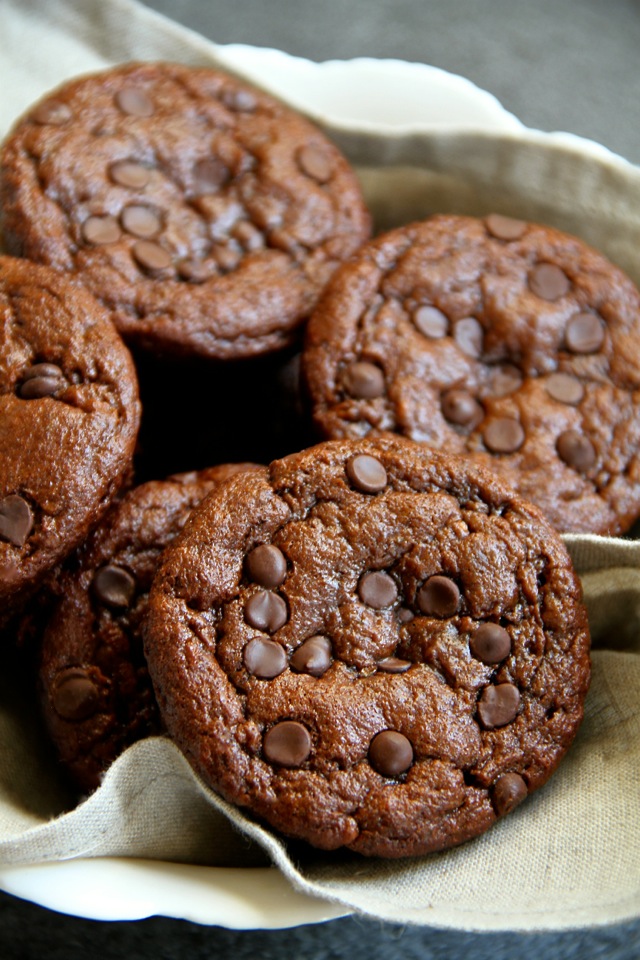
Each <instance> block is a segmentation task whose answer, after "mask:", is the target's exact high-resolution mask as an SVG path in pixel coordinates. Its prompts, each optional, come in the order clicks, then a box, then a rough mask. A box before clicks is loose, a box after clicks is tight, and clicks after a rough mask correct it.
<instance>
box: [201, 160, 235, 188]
mask: <svg viewBox="0 0 640 960" xmlns="http://www.w3.org/2000/svg"><path fill="white" fill-rule="evenodd" d="M230 176H231V172H230V170H229V168H228V167H227V165H226V164H225V163H223V162H222V160H219V159H218V158H217V157H205V158H204V159H202V160H196V162H195V163H194V165H193V170H192V177H193V192H194V194H196V195H200V194H207V193H216V192H217V191H218V190H219V189H220V187H223V186H224V184H225V183H226V182H227V181H228V180H229V178H230Z"/></svg>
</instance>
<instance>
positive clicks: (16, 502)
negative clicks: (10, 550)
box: [0, 493, 33, 547]
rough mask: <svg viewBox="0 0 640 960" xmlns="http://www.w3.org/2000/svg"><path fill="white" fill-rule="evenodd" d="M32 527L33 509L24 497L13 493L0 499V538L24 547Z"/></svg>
mask: <svg viewBox="0 0 640 960" xmlns="http://www.w3.org/2000/svg"><path fill="white" fill-rule="evenodd" d="M32 529H33V511H32V510H31V507H30V506H29V504H28V503H27V501H26V500H25V499H24V497H19V496H18V495H17V494H15V493H11V494H9V496H8V497H5V498H4V499H3V500H0V540H7V541H8V542H9V543H12V544H13V545H14V547H24V545H25V543H26V542H27V538H28V536H29V534H30V533H31V530H32Z"/></svg>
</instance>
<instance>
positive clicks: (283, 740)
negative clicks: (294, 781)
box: [262, 720, 311, 767]
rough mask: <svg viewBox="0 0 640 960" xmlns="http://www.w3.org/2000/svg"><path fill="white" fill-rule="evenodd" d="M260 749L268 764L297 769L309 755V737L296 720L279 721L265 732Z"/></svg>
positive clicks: (307, 732) (304, 728)
mask: <svg viewBox="0 0 640 960" xmlns="http://www.w3.org/2000/svg"><path fill="white" fill-rule="evenodd" d="M262 749H263V752H264V755H265V757H266V759H267V760H268V761H269V763H278V764H280V765H281V766H283V767H299V766H301V764H303V763H304V762H305V760H306V759H307V758H308V756H309V754H310V753H311V737H310V735H309V731H308V730H307V728H306V727H305V726H303V724H301V723H298V722H297V721H296V720H281V721H280V723H276V724H275V726H273V727H271V729H270V730H267V732H266V734H265V735H264V739H263V741H262Z"/></svg>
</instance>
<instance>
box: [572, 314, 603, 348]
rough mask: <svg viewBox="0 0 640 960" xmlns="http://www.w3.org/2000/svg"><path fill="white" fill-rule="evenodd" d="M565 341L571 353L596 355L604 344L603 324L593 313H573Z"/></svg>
mask: <svg viewBox="0 0 640 960" xmlns="http://www.w3.org/2000/svg"><path fill="white" fill-rule="evenodd" d="M565 340H566V344H567V347H568V348H569V350H571V352H572V353H596V351H598V350H599V349H600V347H601V346H602V344H603V343H604V323H603V322H602V319H601V318H600V317H599V316H598V315H597V314H595V313H574V315H573V316H572V317H569V320H568V322H567V331H566V334H565Z"/></svg>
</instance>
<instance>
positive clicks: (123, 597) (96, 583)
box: [93, 563, 136, 608]
mask: <svg viewBox="0 0 640 960" xmlns="http://www.w3.org/2000/svg"><path fill="white" fill-rule="evenodd" d="M93 591H94V593H95V595H96V597H97V599H98V600H99V601H100V603H104V604H106V605H107V606H109V607H118V608H125V607H128V606H129V605H130V603H131V601H132V600H133V595H134V593H135V591H136V581H135V578H134V577H133V576H132V575H131V574H130V573H129V571H128V570H125V569H124V568H123V567H118V566H116V564H114V563H108V564H107V565H106V566H104V567H100V569H99V570H98V571H97V572H96V575H95V577H94V578H93Z"/></svg>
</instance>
